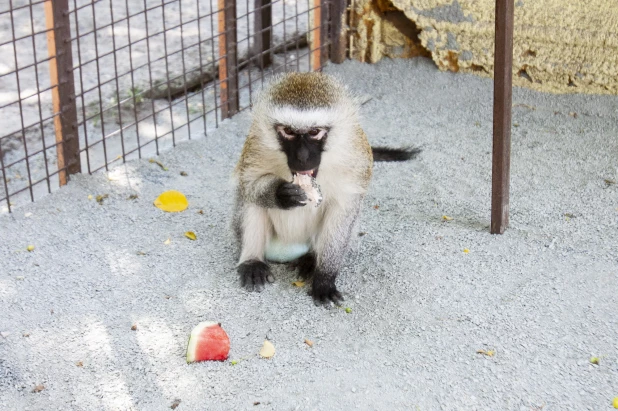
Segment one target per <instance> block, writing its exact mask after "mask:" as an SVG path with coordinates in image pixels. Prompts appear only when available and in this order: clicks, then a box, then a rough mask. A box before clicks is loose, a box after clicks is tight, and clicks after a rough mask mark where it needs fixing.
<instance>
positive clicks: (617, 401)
mask: <svg viewBox="0 0 618 411" xmlns="http://www.w3.org/2000/svg"><path fill="white" fill-rule="evenodd" d="M612 405H613V406H614V408H618V397H615V398H614V401H612Z"/></svg>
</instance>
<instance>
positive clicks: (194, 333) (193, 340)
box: [187, 321, 219, 364]
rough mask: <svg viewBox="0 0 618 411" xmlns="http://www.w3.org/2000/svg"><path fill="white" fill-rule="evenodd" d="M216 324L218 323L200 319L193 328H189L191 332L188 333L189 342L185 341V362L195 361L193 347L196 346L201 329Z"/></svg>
mask: <svg viewBox="0 0 618 411" xmlns="http://www.w3.org/2000/svg"><path fill="white" fill-rule="evenodd" d="M218 324H219V323H216V322H214V321H202V322H201V323H199V324H198V325H196V326H195V327H193V330H191V334H190V335H189V342H188V343H187V364H191V363H192V362H195V349H196V348H197V341H198V339H199V336H200V334H201V333H202V331H204V329H205V328H208V327H212V326H213V325H218Z"/></svg>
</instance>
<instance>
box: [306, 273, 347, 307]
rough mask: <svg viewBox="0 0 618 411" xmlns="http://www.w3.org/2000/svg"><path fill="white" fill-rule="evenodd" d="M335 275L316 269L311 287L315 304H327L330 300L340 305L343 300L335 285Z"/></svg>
mask: <svg viewBox="0 0 618 411" xmlns="http://www.w3.org/2000/svg"><path fill="white" fill-rule="evenodd" d="M336 277H337V275H336V274H334V275H333V274H326V273H322V272H320V271H319V270H316V272H315V273H314V275H313V285H312V287H311V296H312V297H313V301H314V302H315V303H316V305H329V304H330V303H331V302H333V303H334V304H335V305H340V304H341V303H342V302H343V296H342V295H341V293H340V292H339V291H337V286H335V278H336Z"/></svg>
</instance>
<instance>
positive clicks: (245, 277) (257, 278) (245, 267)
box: [238, 260, 275, 292]
mask: <svg viewBox="0 0 618 411" xmlns="http://www.w3.org/2000/svg"><path fill="white" fill-rule="evenodd" d="M238 274H240V284H241V285H242V286H243V287H245V288H246V289H247V291H257V292H260V291H262V290H263V289H264V284H266V282H269V283H273V282H275V277H273V275H272V274H271V272H270V267H268V264H266V263H265V262H264V261H259V260H248V261H245V262H243V263H242V264H240V265H239V266H238Z"/></svg>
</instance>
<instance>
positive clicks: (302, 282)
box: [292, 281, 305, 287]
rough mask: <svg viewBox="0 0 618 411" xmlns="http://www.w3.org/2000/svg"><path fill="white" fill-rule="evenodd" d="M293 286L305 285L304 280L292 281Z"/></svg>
mask: <svg viewBox="0 0 618 411" xmlns="http://www.w3.org/2000/svg"><path fill="white" fill-rule="evenodd" d="M292 285H293V286H295V287H304V286H305V282H304V281H294V282H293V283H292Z"/></svg>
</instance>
